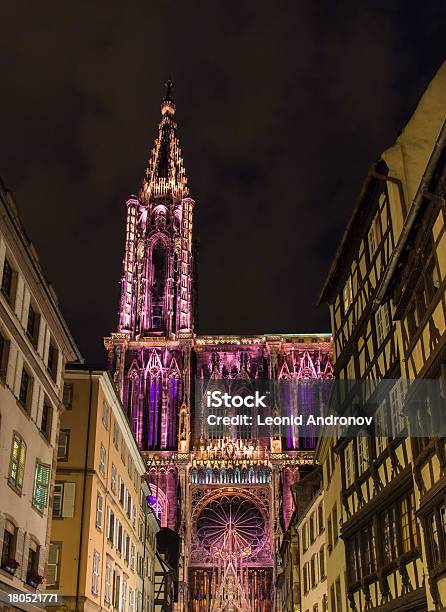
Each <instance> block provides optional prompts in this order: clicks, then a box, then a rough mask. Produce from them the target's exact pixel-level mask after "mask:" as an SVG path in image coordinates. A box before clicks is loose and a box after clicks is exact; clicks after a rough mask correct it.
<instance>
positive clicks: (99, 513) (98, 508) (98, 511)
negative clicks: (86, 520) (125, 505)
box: [96, 493, 104, 529]
mask: <svg viewBox="0 0 446 612" xmlns="http://www.w3.org/2000/svg"><path fill="white" fill-rule="evenodd" d="M103 504H104V498H103V497H102V495H101V494H100V493H98V494H97V497H96V527H99V529H102V516H103Z"/></svg>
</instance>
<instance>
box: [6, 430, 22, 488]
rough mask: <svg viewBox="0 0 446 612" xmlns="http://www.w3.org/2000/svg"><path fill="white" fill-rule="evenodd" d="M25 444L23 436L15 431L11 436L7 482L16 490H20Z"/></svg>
mask: <svg viewBox="0 0 446 612" xmlns="http://www.w3.org/2000/svg"><path fill="white" fill-rule="evenodd" d="M25 459H26V444H25V441H24V440H23V438H22V437H21V436H20V435H19V434H17V433H15V434H14V435H13V438H12V448H11V460H10V464H9V477H8V482H9V484H11V485H12V486H13V487H14V488H15V489H16V490H17V491H21V490H22V486H23V476H24V473H25Z"/></svg>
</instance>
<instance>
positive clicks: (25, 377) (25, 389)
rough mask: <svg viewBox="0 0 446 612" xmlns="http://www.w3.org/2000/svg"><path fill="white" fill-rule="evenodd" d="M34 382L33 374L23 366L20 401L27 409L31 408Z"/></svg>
mask: <svg viewBox="0 0 446 612" xmlns="http://www.w3.org/2000/svg"><path fill="white" fill-rule="evenodd" d="M32 382H33V381H32V378H31V376H30V375H29V374H28V372H27V371H26V369H25V367H24V366H23V367H22V375H21V377H20V388H19V402H20V404H21V405H22V406H23V408H25V409H26V410H29V408H30V407H31V397H32Z"/></svg>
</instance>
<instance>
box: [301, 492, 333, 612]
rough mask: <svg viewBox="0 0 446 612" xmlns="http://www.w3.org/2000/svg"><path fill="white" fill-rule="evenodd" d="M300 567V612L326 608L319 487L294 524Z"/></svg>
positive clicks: (319, 611)
mask: <svg viewBox="0 0 446 612" xmlns="http://www.w3.org/2000/svg"><path fill="white" fill-rule="evenodd" d="M296 527H297V532H298V539H299V561H300V563H299V565H300V585H301V589H300V592H301V596H300V609H301V610H302V612H326V610H327V609H328V601H327V600H328V597H327V571H326V545H325V513H324V491H323V489H322V488H320V489H319V490H318V491H317V493H316V495H315V496H314V498H313V499H312V501H311V503H310V505H309V507H308V508H307V509H306V510H305V511H304V513H303V514H302V516H301V518H300V519H299V521H298V523H297V526H296Z"/></svg>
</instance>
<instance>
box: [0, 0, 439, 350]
mask: <svg viewBox="0 0 446 612" xmlns="http://www.w3.org/2000/svg"><path fill="white" fill-rule="evenodd" d="M445 17H446V5H444V4H443V3H441V2H437V1H431V2H423V3H421V2H417V1H409V0H401V1H393V2H390V1H380V0H375V1H373V2H361V3H358V2H356V1H353V0H352V1H345V2H340V3H338V2H336V3H333V2H329V1H322V0H320V1H318V2H295V1H294V2H280V1H279V2H277V1H275V2H253V1H252V0H251V1H244V0H239V1H237V2H208V1H200V2H198V1H195V2H194V1H189V2H183V3H180V2H171V1H166V2H159V3H155V2H133V3H124V2H80V3H67V2H64V3H60V2H53V1H47V2H45V3H28V2H27V3H21V2H16V3H9V4H7V5H5V6H4V7H3V19H2V22H3V28H2V39H1V43H0V44H1V53H0V71H1V72H0V74H1V75H2V99H1V103H0V104H1V113H0V129H1V132H0V133H1V147H0V173H1V174H2V175H3V177H4V179H5V181H6V183H7V184H8V185H9V186H10V188H11V189H12V190H13V191H14V192H15V195H16V199H17V201H18V205H19V208H20V210H21V212H22V216H23V217H24V221H25V224H26V227H27V230H28V233H29V234H30V235H31V237H32V239H33V240H34V242H35V243H36V245H37V247H38V250H39V253H40V255H41V259H42V261H43V263H44V266H45V269H46V271H47V275H48V276H49V278H50V279H51V280H52V282H53V283H54V285H55V287H56V290H57V292H58V294H59V297H60V301H61V304H62V308H63V311H64V313H65V314H66V318H67V320H68V322H69V324H70V326H71V328H72V330H73V333H74V334H75V336H76V338H77V339H78V341H79V344H80V347H81V349H82V350H83V351H84V352H85V354H86V355H87V356H88V357H89V358H91V359H94V360H99V359H102V357H103V350H102V342H101V338H102V336H103V335H105V334H107V333H109V332H110V331H111V330H113V329H114V328H115V325H116V314H117V304H118V289H119V287H118V280H119V276H120V268H121V260H122V249H123V237H124V201H125V198H126V197H127V196H128V195H129V194H130V193H132V192H135V191H137V190H138V187H139V184H140V180H141V177H142V174H143V172H144V168H145V162H146V159H147V156H148V153H149V151H150V149H151V146H152V142H153V138H154V136H155V130H156V124H157V122H158V119H159V102H160V99H161V96H162V86H161V84H162V82H163V81H164V80H165V79H166V78H167V77H168V76H171V77H172V78H173V80H174V81H175V98H176V103H177V119H178V123H179V130H180V138H181V144H182V148H183V154H184V158H185V162H186V167H187V171H188V176H189V183H190V187H191V191H192V194H193V195H194V197H195V198H196V200H197V209H196V211H197V216H196V234H197V235H198V236H199V238H200V243H201V244H200V260H199V262H200V277H199V281H200V284H199V294H200V324H201V331H202V332H204V333H212V332H221V333H245V332H246V333H248V332H259V333H260V332H264V331H270V332H274V331H278V332H281V331H282V332H306V331H310V332H312V331H325V330H328V327H329V323H328V318H327V313H326V311H325V309H324V308H320V309H317V308H316V307H315V302H316V298H317V293H318V290H319V288H320V286H321V284H322V281H323V278H324V274H325V272H326V270H327V267H328V264H329V261H330V258H331V257H332V255H333V252H334V249H335V246H336V242H337V241H338V239H339V236H340V234H341V231H342V229H343V226H344V225H345V222H346V220H347V218H348V213H349V211H350V210H351V207H352V205H353V202H354V200H355V197H356V194H357V192H358V190H359V188H360V184H361V182H362V179H363V177H364V176H365V173H366V171H367V167H368V165H369V164H370V163H371V162H372V161H373V160H374V159H375V158H376V157H377V156H378V155H379V153H380V152H381V151H382V150H383V149H384V148H386V147H387V146H389V145H390V144H391V143H392V141H393V140H394V138H395V137H396V135H397V133H398V131H399V129H400V128H401V127H402V125H403V124H404V122H405V121H407V119H408V118H409V116H410V114H411V112H412V111H413V109H414V106H415V104H416V102H417V100H418V98H419V96H420V95H421V93H422V92H423V90H424V88H425V87H426V85H427V83H428V82H429V80H430V79H431V78H432V76H433V74H434V73H435V71H436V69H437V68H438V66H439V64H440V63H441V61H442V60H443V59H444V57H443V55H444V50H443V47H444V44H443V40H444V36H443V29H444V28H443V24H444V22H445V21H444V19H445Z"/></svg>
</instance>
